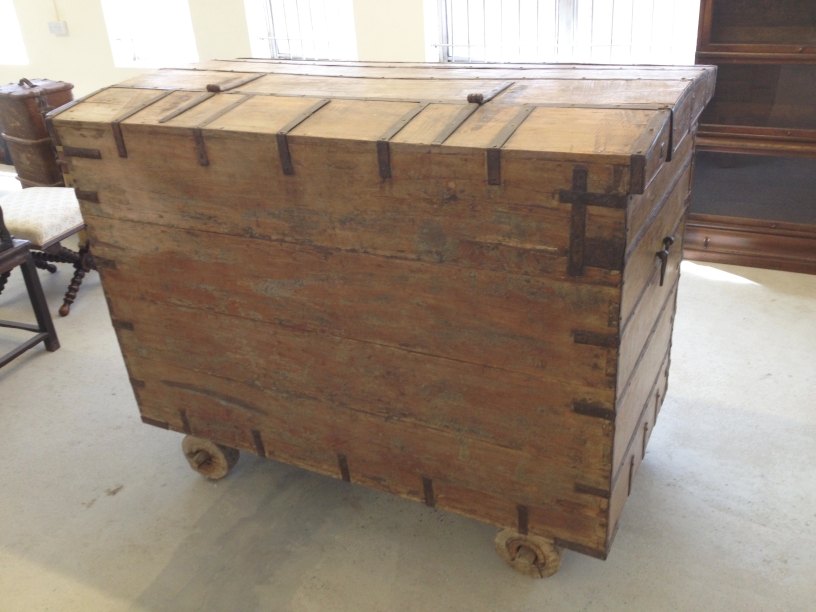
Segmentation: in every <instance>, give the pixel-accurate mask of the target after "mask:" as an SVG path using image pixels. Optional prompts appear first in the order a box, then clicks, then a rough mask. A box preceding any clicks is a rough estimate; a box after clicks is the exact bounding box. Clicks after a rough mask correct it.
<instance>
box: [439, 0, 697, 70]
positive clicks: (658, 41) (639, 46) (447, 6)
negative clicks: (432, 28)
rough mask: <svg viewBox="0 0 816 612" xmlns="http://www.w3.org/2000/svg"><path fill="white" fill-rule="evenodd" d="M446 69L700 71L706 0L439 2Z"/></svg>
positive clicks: (461, 0)
mask: <svg viewBox="0 0 816 612" xmlns="http://www.w3.org/2000/svg"><path fill="white" fill-rule="evenodd" d="M438 2H439V11H438V30H439V43H438V44H437V45H436V47H438V49H439V60H440V61H443V62H573V63H594V64H600V63H613V64H693V63H694V50H695V47H696V44H697V18H698V13H699V9H700V3H699V0H438Z"/></svg>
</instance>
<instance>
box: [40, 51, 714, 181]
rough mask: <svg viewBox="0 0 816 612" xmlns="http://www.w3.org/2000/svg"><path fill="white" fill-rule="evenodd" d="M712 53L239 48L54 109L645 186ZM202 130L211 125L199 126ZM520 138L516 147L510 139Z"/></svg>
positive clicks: (100, 118) (707, 94) (73, 116)
mask: <svg viewBox="0 0 816 612" xmlns="http://www.w3.org/2000/svg"><path fill="white" fill-rule="evenodd" d="M714 75H715V71H714V69H712V68H707V67H700V66H695V67H687V68H678V67H665V68H664V67H654V66H651V67H644V66H629V67H618V66H565V65H504V64H501V65H500V64H494V65H450V64H379V63H378V64H374V63H364V62H347V63H346V62H292V61H274V60H272V61H263V60H237V61H216V62H205V63H203V64H197V65H193V66H190V67H187V68H176V69H164V70H158V71H155V72H153V73H149V74H146V75H141V76H138V77H135V78H133V79H130V80H128V81H125V82H123V83H120V84H119V85H116V86H114V87H110V88H107V89H105V90H102V91H100V92H96V93H95V94H92V95H91V96H89V97H86V98H85V99H82V100H80V101H78V102H77V103H74V104H73V105H72V106H71V107H70V108H66V107H63V109H59V110H58V111H55V112H54V113H52V114H51V117H52V118H53V119H54V120H55V121H57V122H58V123H63V122H66V123H67V122H78V123H89V124H98V123H111V124H113V125H119V124H123V123H124V124H138V125H141V126H147V127H151V128H155V129H185V130H189V129H193V130H194V131H195V130H199V131H203V133H205V134H206V132H207V131H214V130H217V131H220V132H234V133H245V134H246V133H252V134H268V135H274V136H275V137H276V138H278V140H279V142H280V141H281V140H283V141H284V142H285V141H286V140H287V139H298V138H310V139H326V140H349V141H369V142H372V143H376V148H377V154H378V158H379V163H380V169H381V175H382V176H383V178H387V177H388V176H389V172H390V169H389V167H388V154H389V147H390V146H391V144H395V145H396V144H400V145H417V146H425V147H428V146H430V147H446V148H453V147H458V148H463V149H471V150H472V149H477V150H484V151H485V152H486V159H487V173H488V182H490V183H491V184H499V182H500V181H501V177H500V172H501V171H500V159H501V156H502V152H505V155H527V156H532V157H534V158H538V159H543V160H559V161H560V160H563V161H568V162H576V163H581V162H587V163H609V164H616V165H622V166H628V167H629V169H630V177H629V191H630V193H642V192H643V190H644V188H645V185H646V184H648V182H649V180H650V178H651V177H652V176H654V174H655V173H656V172H657V170H658V169H659V167H660V165H661V164H662V163H663V162H664V161H670V160H671V157H672V154H673V152H674V151H676V150H677V148H678V147H679V145H680V143H681V142H682V141H683V139H684V138H685V136H686V134H688V132H689V131H690V130H691V127H692V126H693V125H694V123H695V122H696V118H697V116H698V115H699V113H700V112H701V111H702V109H703V107H704V106H705V103H706V102H707V101H708V100H709V99H710V98H711V96H712V95H713V86H714ZM199 133H202V132H199ZM511 152H512V153H511Z"/></svg>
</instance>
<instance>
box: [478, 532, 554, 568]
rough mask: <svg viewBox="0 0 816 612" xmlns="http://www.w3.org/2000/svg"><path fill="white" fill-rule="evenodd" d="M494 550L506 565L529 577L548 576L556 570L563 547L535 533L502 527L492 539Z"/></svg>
mask: <svg viewBox="0 0 816 612" xmlns="http://www.w3.org/2000/svg"><path fill="white" fill-rule="evenodd" d="M494 544H495V545H496V552H497V553H498V554H499V556H500V557H501V558H502V559H503V560H504V562H505V563H507V565H509V566H510V567H512V568H513V569H514V570H516V571H517V572H521V573H522V574H524V575H525V576H530V578H548V577H550V576H552V575H553V574H554V573H555V572H557V571H558V568H559V567H560V566H561V557H562V556H563V555H564V549H563V548H561V547H560V546H556V545H555V542H553V541H552V540H548V539H547V538H542V537H541V536H535V535H522V534H520V533H519V532H518V531H516V530H515V529H502V530H501V531H499V533H497V534H496V539H495V540H494Z"/></svg>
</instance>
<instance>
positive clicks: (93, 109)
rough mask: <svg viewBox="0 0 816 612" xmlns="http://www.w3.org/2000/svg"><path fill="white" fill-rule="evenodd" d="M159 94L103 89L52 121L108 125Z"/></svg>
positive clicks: (151, 91)
mask: <svg viewBox="0 0 816 612" xmlns="http://www.w3.org/2000/svg"><path fill="white" fill-rule="evenodd" d="M161 93H162V92H161V91H159V90H155V89H118V88H111V89H104V90H102V91H100V92H99V93H96V94H94V95H93V96H91V97H89V98H87V99H86V100H85V101H83V102H81V103H79V104H76V105H74V106H71V107H70V108H68V109H67V110H65V111H61V112H60V113H59V114H58V115H57V116H56V117H54V121H55V122H57V121H59V122H63V123H65V122H93V123H107V124H110V122H112V121H114V120H115V119H116V118H117V117H120V116H121V115H122V114H123V113H127V112H128V111H129V110H131V109H134V108H139V107H141V106H142V105H143V104H144V103H146V102H148V101H149V100H151V99H153V98H156V97H157V95H159V94H161Z"/></svg>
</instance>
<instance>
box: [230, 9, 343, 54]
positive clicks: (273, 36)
mask: <svg viewBox="0 0 816 612" xmlns="http://www.w3.org/2000/svg"><path fill="white" fill-rule="evenodd" d="M245 3H246V9H247V23H248V25H249V38H250V45H251V48H252V55H253V56H254V57H269V58H287V59H331V60H356V59H357V38H356V36H355V31H354V7H353V6H352V1H351V0H245Z"/></svg>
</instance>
